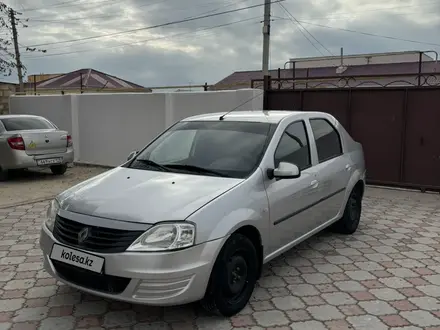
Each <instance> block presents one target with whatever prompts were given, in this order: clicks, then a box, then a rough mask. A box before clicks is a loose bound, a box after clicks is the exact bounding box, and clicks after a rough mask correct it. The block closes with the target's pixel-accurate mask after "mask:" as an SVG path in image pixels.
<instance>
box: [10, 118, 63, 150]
mask: <svg viewBox="0 0 440 330" xmlns="http://www.w3.org/2000/svg"><path fill="white" fill-rule="evenodd" d="M2 123H3V126H4V127H5V129H6V131H7V132H8V133H9V134H20V135H21V137H22V138H23V140H24V143H25V148H26V149H25V151H26V154H28V155H31V156H37V155H49V154H56V153H64V152H66V149H67V132H66V131H60V130H58V129H57V128H56V127H55V126H54V125H53V124H52V123H51V122H49V121H48V120H46V119H44V118H41V117H25V116H23V117H8V118H3V119H2Z"/></svg>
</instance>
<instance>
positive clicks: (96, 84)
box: [30, 69, 145, 90]
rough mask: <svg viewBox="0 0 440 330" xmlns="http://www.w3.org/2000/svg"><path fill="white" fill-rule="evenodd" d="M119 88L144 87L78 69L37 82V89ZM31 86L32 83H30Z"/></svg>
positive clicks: (105, 74) (106, 75) (92, 71)
mask: <svg viewBox="0 0 440 330" xmlns="http://www.w3.org/2000/svg"><path fill="white" fill-rule="evenodd" d="M81 80H82V87H83V88H84V89H87V88H93V89H97V88H103V89H104V88H119V89H142V88H145V87H144V86H141V85H138V84H135V83H132V82H129V81H127V80H124V79H121V78H118V77H115V76H112V75H109V74H107V73H104V72H100V71H97V70H93V69H80V70H76V71H72V72H69V73H65V74H60V75H59V76H56V77H52V78H49V79H46V80H42V81H39V82H37V84H36V88H37V89H66V90H67V89H80V88H81ZM30 85H33V83H30Z"/></svg>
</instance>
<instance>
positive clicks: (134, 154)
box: [127, 151, 138, 161]
mask: <svg viewBox="0 0 440 330" xmlns="http://www.w3.org/2000/svg"><path fill="white" fill-rule="evenodd" d="M137 154H138V151H132V152H130V154H129V155H128V157H127V161H129V160H132V159H133V157H134V156H136V155H137Z"/></svg>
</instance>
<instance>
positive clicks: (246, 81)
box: [214, 61, 440, 89]
mask: <svg viewBox="0 0 440 330" xmlns="http://www.w3.org/2000/svg"><path fill="white" fill-rule="evenodd" d="M336 68H337V67H322V68H309V69H308V75H307V69H296V70H295V77H296V78H306V77H309V78H313V77H335V76H338V77H362V76H373V75H375V76H390V75H397V74H408V75H414V74H417V73H418V72H419V62H407V63H390V64H367V65H355V66H348V68H347V70H346V71H345V72H343V73H342V74H339V75H338V74H337V73H336ZM434 72H439V73H440V62H439V63H436V62H434V61H432V62H422V73H434ZM269 74H270V76H271V77H272V78H278V70H270V71H269ZM280 77H281V78H292V77H293V71H292V69H281V70H280ZM252 79H263V72H262V71H261V70H258V71H237V72H234V73H233V74H231V75H229V76H227V77H226V78H224V79H222V80H220V81H219V82H218V83H216V84H215V85H214V89H240V88H249V87H250V86H251V80H252Z"/></svg>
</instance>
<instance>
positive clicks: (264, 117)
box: [182, 110, 328, 124]
mask: <svg viewBox="0 0 440 330" xmlns="http://www.w3.org/2000/svg"><path fill="white" fill-rule="evenodd" d="M225 113H226V111H225V112H216V113H208V114H203V115H196V116H192V117H188V118H185V119H183V120H182V121H216V120H219V118H220V116H222V115H224V114H225ZM309 116H319V117H320V116H328V114H326V113H324V112H310V111H307V112H304V111H290V110H268V111H263V110H249V111H232V112H230V113H228V114H227V115H226V116H225V117H224V120H225V121H248V122H258V123H271V124H278V123H279V122H280V121H281V120H283V119H284V118H288V117H298V118H305V117H309Z"/></svg>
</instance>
